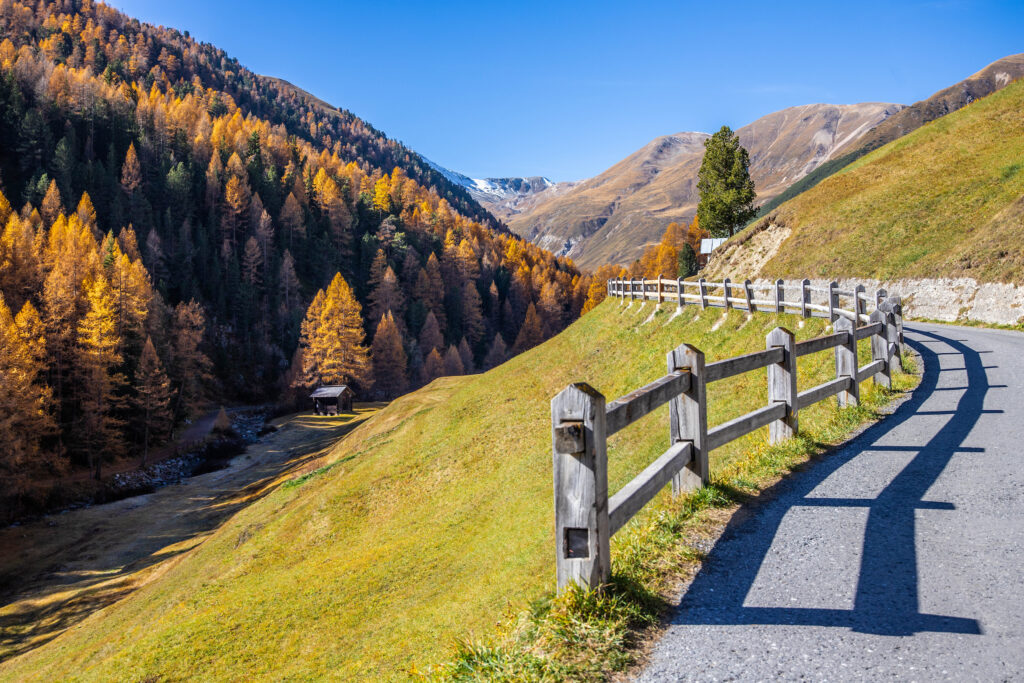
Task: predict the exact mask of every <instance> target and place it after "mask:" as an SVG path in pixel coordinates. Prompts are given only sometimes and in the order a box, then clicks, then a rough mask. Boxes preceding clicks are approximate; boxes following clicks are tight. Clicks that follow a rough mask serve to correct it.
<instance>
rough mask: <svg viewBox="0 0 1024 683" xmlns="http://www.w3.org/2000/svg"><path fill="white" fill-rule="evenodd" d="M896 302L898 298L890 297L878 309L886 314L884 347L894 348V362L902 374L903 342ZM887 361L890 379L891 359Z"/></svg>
mask: <svg viewBox="0 0 1024 683" xmlns="http://www.w3.org/2000/svg"><path fill="white" fill-rule="evenodd" d="M898 301H899V297H897V296H891V297H889V298H887V299H886V300H885V301H883V302H882V303H881V305H880V306H879V307H878V308H879V310H880V311H882V312H883V313H885V314H886V323H885V343H886V346H888V345H890V344H891V345H894V346H895V353H894V355H895V356H896V362H897V363H899V366H900V372H903V371H904V368H903V350H902V346H901V342H902V341H903V340H902V339H901V338H900V322H899V321H900V315H899V313H898V311H899V309H900V307H899V303H898ZM887 358H888V356H887ZM888 360H889V362H890V367H889V373H890V377H891V376H892V365H891V363H892V359H891V358H888Z"/></svg>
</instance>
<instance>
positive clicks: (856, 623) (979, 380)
mask: <svg viewBox="0 0 1024 683" xmlns="http://www.w3.org/2000/svg"><path fill="white" fill-rule="evenodd" d="M908 331H910V330H908ZM950 332H951V333H952V335H953V336H950V335H949V334H945V333H944V334H936V333H932V332H924V331H921V330H914V331H913V336H915V337H917V338H918V340H916V341H915V340H913V339H909V338H908V340H907V341H908V343H909V344H910V345H911V346H913V347H914V349H915V350H917V351H918V352H919V353H920V354H921V357H922V360H923V361H924V372H923V377H922V380H921V384H920V385H919V386H918V388H917V389H915V390H914V393H913V395H912V396H911V398H910V399H909V400H908V401H906V402H904V403H903V404H902V405H901V406H900V407H899V408H898V409H897V410H896V412H895V413H893V415H891V416H889V417H887V418H885V419H884V420H882V421H880V422H878V423H876V424H875V425H873V426H871V427H870V428H868V429H867V430H865V431H864V432H863V433H862V434H861V435H860V436H858V437H857V438H855V439H854V440H853V441H852V442H851V443H850V444H848V445H847V446H845V447H842V448H841V449H839V450H838V451H836V452H835V453H834V454H832V455H830V456H829V457H827V458H825V459H823V460H821V461H820V462H817V463H815V464H814V466H812V467H808V468H807V469H805V470H803V471H800V472H796V473H794V474H792V475H791V476H790V477H789V478H787V479H785V480H784V481H783V482H781V483H780V484H778V485H777V486H776V487H775V490H774V491H771V492H770V493H769V495H768V500H767V501H766V502H764V503H761V504H759V505H758V506H757V509H756V510H750V512H751V514H749V515H746V514H738V515H736V516H735V517H734V521H733V522H731V523H730V524H729V525H728V526H727V527H726V530H725V532H724V533H723V534H722V536H721V537H720V538H719V540H718V542H717V543H716V544H715V546H714V548H713V549H712V550H711V552H710V553H709V555H708V557H707V559H706V561H705V563H704V566H703V568H702V569H701V571H700V572H699V573H698V574H697V576H696V577H695V579H694V580H693V582H692V583H691V584H690V586H689V588H688V589H687V591H686V593H685V594H684V595H683V597H682V599H681V602H680V605H679V609H678V610H677V613H676V615H675V616H674V618H673V619H672V623H675V624H737V625H739V624H766V625H767V624H787V625H804V626H837V627H846V628H849V629H851V630H853V631H857V632H862V633H873V634H880V635H893V636H899V635H911V634H914V633H918V632H929V631H930V632H944V633H962V634H980V633H981V626H980V624H979V623H978V622H977V621H976V620H975V619H970V618H962V617H952V616H941V615H937V614H923V613H921V612H920V609H919V603H918V574H919V572H918V566H917V552H916V546H915V537H914V515H915V511H916V510H919V509H930V510H936V509H938V510H953V509H954V507H953V504H952V503H947V502H936V501H926V500H924V499H923V498H924V496H925V494H926V493H927V491H928V489H929V487H930V486H931V485H932V484H933V483H934V482H935V480H936V479H937V478H938V477H939V475H940V474H941V473H942V471H943V469H944V468H945V467H946V465H947V463H949V461H950V459H951V458H952V457H953V455H954V454H957V453H963V452H965V451H971V452H977V451H983V450H984V449H980V448H965V447H963V442H964V440H965V439H966V438H967V435H968V434H969V433H970V431H971V429H972V428H973V427H974V425H975V423H976V422H977V421H978V418H979V417H980V416H981V415H982V414H983V413H984V412H991V411H984V410H983V403H984V399H985V395H986V393H987V392H988V390H989V389H990V388H992V387H993V385H990V384H989V383H988V378H987V374H986V372H985V367H984V365H983V363H982V357H981V355H980V353H979V352H977V351H974V350H972V349H970V348H968V347H967V346H965V345H964V344H962V343H961V340H958V339H955V338H954V337H955V334H956V333H955V331H953V330H951V331H950ZM921 337H927V338H928V339H921ZM933 345H945V346H946V347H947V348H948V349H951V351H948V352H945V353H943V355H951V354H952V353H956V354H958V355H960V356H961V357H962V358H963V361H964V368H965V369H966V374H967V387H966V390H965V391H964V393H963V395H962V396H961V397H960V399H959V401H958V402H957V404H956V407H955V408H953V409H950V410H948V411H946V410H941V411H921V407H922V405H923V404H924V403H925V401H927V400H928V399H929V398H930V397H933V395H935V392H936V391H937V390H941V388H940V387H938V383H939V375H940V372H943V371H948V370H944V369H940V368H939V358H938V356H939V354H938V353H936V351H934V350H933V349H932V348H931V347H932V346H933ZM922 413H924V414H928V415H932V416H936V415H945V416H946V420H945V422H944V423H943V424H942V426H941V427H940V428H938V429H937V430H934V431H931V430H929V432H928V433H929V434H930V435H931V436H930V438H928V439H927V440H926V441H925V440H924V439H922V442H921V443H911V444H903V445H897V444H894V443H892V440H893V439H891V438H888V437H890V435H891V433H892V432H893V430H894V429H895V428H896V427H898V426H899V425H900V424H902V423H904V422H906V421H907V420H909V419H911V418H913V417H915V416H916V415H919V414H922ZM929 419H930V420H934V419H935V418H929ZM887 439H888V440H887ZM866 451H872V452H890V451H901V452H915V453H916V455H914V456H913V458H912V459H911V460H910V462H909V464H907V465H906V466H905V467H904V468H903V469H902V470H901V471H900V472H899V473H898V474H897V475H896V476H895V477H894V478H893V479H892V481H891V482H890V483H889V484H888V486H886V487H885V489H884V490H882V492H881V493H880V494H879V495H878V496H877V497H876V498H820V497H813V496H811V495H810V494H811V492H812V491H813V490H814V489H815V488H816V487H817V486H818V485H819V484H821V483H822V482H824V481H825V479H826V478H828V477H829V476H830V475H831V474H833V473H834V472H836V471H837V470H838V469H839V468H841V467H842V466H843V465H845V464H847V463H848V462H850V461H851V460H853V459H854V458H856V457H858V456H860V455H862V454H865V452H866ZM867 457H870V455H868V456H867ZM802 506H813V507H815V508H820V507H832V508H850V507H857V508H865V507H866V508H867V524H866V527H865V530H864V539H863V550H862V555H861V565H860V571H859V576H858V578H857V588H856V593H855V596H854V599H853V609H829V608H819V607H800V606H799V605H798V604H794V605H793V606H787V607H748V606H744V600H745V598H746V596H747V594H748V593H749V592H750V590H751V587H752V586H753V585H754V581H755V579H756V578H757V576H758V572H759V570H760V568H761V563H762V560H763V559H764V558H765V557H766V556H767V554H768V553H769V551H770V549H771V546H772V542H773V540H774V539H775V536H776V534H777V533H778V530H779V527H780V525H781V524H782V521H783V517H784V516H785V515H786V513H787V512H788V511H790V510H791V509H793V508H795V507H802Z"/></svg>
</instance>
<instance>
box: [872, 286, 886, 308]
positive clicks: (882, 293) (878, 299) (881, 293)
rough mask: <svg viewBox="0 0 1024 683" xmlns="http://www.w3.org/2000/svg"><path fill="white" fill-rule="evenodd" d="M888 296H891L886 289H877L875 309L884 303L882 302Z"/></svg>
mask: <svg viewBox="0 0 1024 683" xmlns="http://www.w3.org/2000/svg"><path fill="white" fill-rule="evenodd" d="M887 296H889V293H888V292H886V291H885V290H884V289H876V290H875V309H876V310H877V309H878V307H879V306H880V305H881V304H882V302H883V301H885V299H886V297H887Z"/></svg>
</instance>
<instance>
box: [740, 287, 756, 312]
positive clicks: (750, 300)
mask: <svg viewBox="0 0 1024 683" xmlns="http://www.w3.org/2000/svg"><path fill="white" fill-rule="evenodd" d="M743 295H744V296H745V297H746V298H747V312H748V313H753V312H754V311H756V310H757V309H756V308H754V288H753V287H752V286H751V285H750V280H749V279H748V280H744V281H743Z"/></svg>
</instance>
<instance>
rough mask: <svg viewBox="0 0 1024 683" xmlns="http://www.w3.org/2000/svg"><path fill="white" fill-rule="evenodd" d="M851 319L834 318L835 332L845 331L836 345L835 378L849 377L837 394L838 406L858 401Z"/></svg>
mask: <svg viewBox="0 0 1024 683" xmlns="http://www.w3.org/2000/svg"><path fill="white" fill-rule="evenodd" d="M854 329H856V326H855V325H854V324H853V321H852V320H850V319H849V318H847V317H845V316H843V317H840V318H839V319H838V320H836V324H835V330H836V332H846V341H845V342H844V343H842V344H840V345H839V346H837V347H836V379H841V378H843V377H849V378H850V386H849V387H848V388H847V389H846V390H844V391H841V392H840V393H839V395H838V400H839V407H840V408H845V407H846V406H855V405H858V404H859V403H860V384H859V383H858V382H857V337H856V335H855V334H854Z"/></svg>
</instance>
